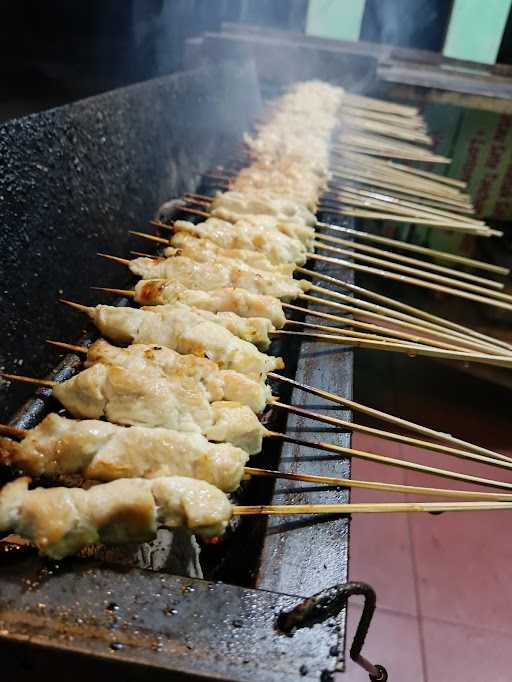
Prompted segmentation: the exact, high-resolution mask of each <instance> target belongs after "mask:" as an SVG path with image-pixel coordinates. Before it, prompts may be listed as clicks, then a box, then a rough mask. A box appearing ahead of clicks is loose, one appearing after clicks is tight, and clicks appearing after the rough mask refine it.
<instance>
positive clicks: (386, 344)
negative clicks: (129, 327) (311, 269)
mask: <svg viewBox="0 0 512 682" xmlns="http://www.w3.org/2000/svg"><path fill="white" fill-rule="evenodd" d="M61 302H62V303H64V304H65V305H68V306H70V307H71V308H75V309H76V310H78V311H80V312H82V313H86V314H89V310H90V309H89V307H88V306H84V305H82V304H80V303H75V302H73V301H68V300H65V299H61ZM280 336H298V337H300V338H302V339H304V340H310V341H321V342H325V343H333V344H336V345H354V346H358V347H361V348H371V349H374V350H389V351H395V352H400V353H404V354H407V355H409V356H411V357H415V356H417V355H418V356H422V355H424V356H427V357H432V358H437V359H445V360H459V361H461V362H463V363H469V362H477V363H481V364H486V365H492V366H496V367H507V368H512V356H510V357H509V356H506V355H490V354H486V353H474V352H470V351H451V350H444V349H441V348H434V347H431V346H423V345H419V344H413V343H409V344H405V343H400V344H399V343H396V342H391V341H389V340H383V341H381V340H375V341H371V340H368V339H364V338H360V337H359V338H354V337H351V336H343V335H342V334H340V335H336V334H312V333H308V332H297V331H285V330H276V331H273V332H271V333H270V334H269V337H271V338H278V337H280Z"/></svg>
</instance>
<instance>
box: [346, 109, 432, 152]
mask: <svg viewBox="0 0 512 682" xmlns="http://www.w3.org/2000/svg"><path fill="white" fill-rule="evenodd" d="M341 126H342V130H341V139H343V135H344V134H345V133H348V134H350V133H351V132H353V131H358V130H362V131H368V132H370V133H377V134H379V135H383V136H385V137H386V138H393V139H397V140H404V141H406V142H417V143H419V144H426V145H431V144H432V138H431V137H430V136H429V135H426V134H425V133H423V132H421V131H419V130H411V129H410V128H407V127H403V128H399V127H397V126H395V125H393V124H392V123H389V122H385V121H375V120H371V119H365V118H347V117H346V116H343V118H342V119H341ZM391 141H392V140H390V142H391Z"/></svg>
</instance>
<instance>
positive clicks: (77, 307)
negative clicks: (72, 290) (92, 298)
mask: <svg viewBox="0 0 512 682" xmlns="http://www.w3.org/2000/svg"><path fill="white" fill-rule="evenodd" d="M59 303H64V305H68V306H69V307H70V308H74V309H75V310H79V311H80V312H81V313H87V314H88V313H89V311H90V307H89V306H87V305H82V304H81V303H75V302H74V301H68V300H67V299H65V298H59Z"/></svg>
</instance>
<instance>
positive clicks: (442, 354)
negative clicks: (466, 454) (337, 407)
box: [271, 329, 512, 369]
mask: <svg viewBox="0 0 512 682" xmlns="http://www.w3.org/2000/svg"><path fill="white" fill-rule="evenodd" d="M271 336H272V337H279V336H297V337H300V338H302V339H304V340H305V341H321V342H324V343H332V344H334V345H340V346H347V345H349V346H356V347H357V348H371V349H372V350H388V351H393V352H396V353H402V354H404V355H408V356H409V357H413V358H414V357H416V356H418V355H419V356H425V357H429V358H436V359H442V360H458V361H460V362H462V363H465V364H467V363H470V362H478V363H479V364H483V365H491V366H492V367H505V368H507V369H512V357H506V356H504V355H486V354H484V353H474V354H472V353H468V352H460V351H449V350H444V349H441V348H434V347H431V346H420V345H419V344H413V343H408V344H406V343H397V342H396V341H389V340H385V341H380V340H375V341H372V340H369V339H363V338H353V337H351V336H343V335H342V334H340V335H339V336H337V335H335V334H313V333H309V332H297V331H286V330H284V329H280V330H278V331H275V332H272V334H271Z"/></svg>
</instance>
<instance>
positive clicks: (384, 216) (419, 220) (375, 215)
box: [321, 207, 498, 237]
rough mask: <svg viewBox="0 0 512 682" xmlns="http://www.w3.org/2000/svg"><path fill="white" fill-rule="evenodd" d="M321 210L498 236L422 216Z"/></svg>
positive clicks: (355, 210) (356, 210) (482, 235)
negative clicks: (407, 216) (412, 216)
mask: <svg viewBox="0 0 512 682" xmlns="http://www.w3.org/2000/svg"><path fill="white" fill-rule="evenodd" d="M321 210H322V211H323V212H325V213H330V214H332V215H343V216H350V217H352V218H367V219H369V220H384V221H391V222H393V223H407V224H409V223H414V224H415V225H428V226H429V227H431V228H433V229H439V230H449V231H450V232H454V231H456V232H464V233H467V234H475V235H477V236H478V237H493V236H498V235H495V234H493V231H492V230H477V229H474V228H471V227H466V226H463V225H460V224H459V223H455V222H453V223H449V222H441V221H437V220H426V219H424V218H414V219H412V218H411V219H405V216H403V215H399V214H393V213H382V212H379V211H366V210H364V209H358V208H344V209H343V210H332V209H330V208H328V207H322V208H321Z"/></svg>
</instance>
